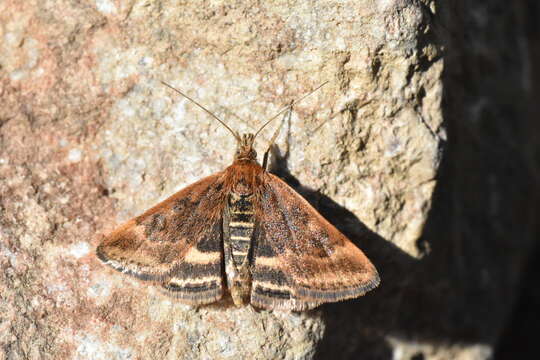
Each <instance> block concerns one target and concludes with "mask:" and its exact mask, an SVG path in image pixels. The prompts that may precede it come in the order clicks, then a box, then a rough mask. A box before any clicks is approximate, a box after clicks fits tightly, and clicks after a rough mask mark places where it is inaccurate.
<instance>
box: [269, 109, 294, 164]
mask: <svg viewBox="0 0 540 360" xmlns="http://www.w3.org/2000/svg"><path fill="white" fill-rule="evenodd" d="M293 103H294V101H291V104H290V105H289V111H287V112H286V113H285V114H284V115H283V118H282V119H281V123H280V124H279V126H278V127H277V129H276V131H275V132H274V135H272V138H271V139H270V143H269V144H268V148H267V149H266V151H265V152H264V156H263V162H262V168H263V169H264V170H266V167H267V165H268V154H269V152H270V149H271V148H272V145H274V141H276V138H277V136H278V134H279V131H280V130H281V127H282V126H283V123H284V122H285V119H286V118H287V117H289V120H290V119H291V115H292V108H293Z"/></svg>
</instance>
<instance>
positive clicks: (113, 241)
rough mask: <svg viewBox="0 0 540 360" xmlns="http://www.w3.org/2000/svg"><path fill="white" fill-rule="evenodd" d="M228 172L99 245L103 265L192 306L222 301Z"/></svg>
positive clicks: (191, 189)
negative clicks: (154, 284)
mask: <svg viewBox="0 0 540 360" xmlns="http://www.w3.org/2000/svg"><path fill="white" fill-rule="evenodd" d="M223 182H224V175H223V173H218V174H214V175H211V176H209V177H206V178H204V179H202V180H200V181H198V182H196V183H194V184H192V185H190V186H188V187H186V188H184V189H183V190H181V191H179V192H178V193H176V194H174V195H173V196H171V197H170V198H168V199H167V200H165V201H163V202H161V203H159V204H158V205H156V206H154V207H153V208H151V209H150V210H148V211H146V212H145V213H144V214H142V215H140V216H138V217H136V218H134V219H132V220H130V221H128V222H127V223H125V224H124V225H122V226H120V227H119V228H118V229H116V230H115V231H114V232H113V233H112V234H110V235H109V236H108V237H107V238H105V239H104V240H103V242H102V243H101V244H100V245H99V246H98V248H97V250H96V252H97V256H98V257H99V259H100V260H101V261H103V262H104V263H106V264H108V265H110V266H112V267H113V268H114V269H116V270H118V271H121V272H123V273H126V274H129V275H133V276H136V277H138V278H140V279H142V280H150V281H155V282H161V283H162V284H163V287H164V288H165V289H166V290H168V292H170V293H171V294H174V295H175V296H176V297H178V298H180V299H184V300H185V301H186V302H190V303H205V302H211V301H214V300H215V299H217V298H219V297H221V294H222V292H223V289H222V288H223V286H222V273H223V269H222V263H223V261H222V249H221V221H222V220H221V216H222V212H223V207H224V195H223V191H222V189H223Z"/></svg>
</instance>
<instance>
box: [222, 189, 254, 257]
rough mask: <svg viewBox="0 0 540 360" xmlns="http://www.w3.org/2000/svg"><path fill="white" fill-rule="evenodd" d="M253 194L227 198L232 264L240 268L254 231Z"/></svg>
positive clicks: (247, 252) (232, 194) (232, 195)
mask: <svg viewBox="0 0 540 360" xmlns="http://www.w3.org/2000/svg"><path fill="white" fill-rule="evenodd" d="M253 198H254V197H253V194H248V195H244V194H242V195H240V194H236V193H234V192H233V193H231V194H230V196H229V204H228V205H229V214H230V219H229V241H230V245H231V252H232V257H233V262H234V264H235V265H236V266H237V267H239V266H241V265H242V264H243V263H244V262H245V261H246V258H247V257H248V254H249V250H250V248H251V239H252V238H253V232H254V230H255V212H254V208H253Z"/></svg>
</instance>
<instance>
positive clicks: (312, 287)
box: [252, 174, 379, 310]
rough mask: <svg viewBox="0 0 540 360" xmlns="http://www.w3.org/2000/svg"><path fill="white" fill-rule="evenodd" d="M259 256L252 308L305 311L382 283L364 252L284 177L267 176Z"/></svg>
mask: <svg viewBox="0 0 540 360" xmlns="http://www.w3.org/2000/svg"><path fill="white" fill-rule="evenodd" d="M258 208H259V214H258V217H259V219H258V223H259V226H260V233H259V236H258V237H257V241H256V245H255V248H254V253H253V265H254V266H253V271H252V272H253V287H252V303H254V304H255V305H256V306H260V307H264V308H272V307H274V308H275V307H278V308H289V309H292V310H305V309H309V308H312V307H315V306H317V305H319V304H321V303H325V302H334V301H339V300H345V299H349V298H354V297H357V296H360V295H363V294H364V293H366V292H367V291H369V290H371V289H373V288H375V287H376V286H377V285H378V284H379V276H378V273H377V270H376V269H375V267H374V266H373V264H372V263H371V262H370V261H369V259H368V258H367V257H366V256H365V255H364V253H363V252H362V251H361V250H360V249H358V248H357V247H356V246H355V245H354V244H353V243H352V242H351V241H350V240H349V239H347V238H346V237H345V236H344V235H343V234H342V233H341V232H340V231H339V230H337V229H336V228H335V227H334V226H333V225H332V224H330V223H329V222H328V221H327V220H326V219H325V218H323V217H322V216H321V215H320V214H319V213H318V212H317V211H316V210H315V209H314V208H313V207H312V206H311V205H310V204H309V203H308V202H307V201H306V200H305V199H304V198H302V197H301V196H300V195H299V194H297V193H296V192H295V191H294V190H293V189H291V188H290V187H289V186H288V185H287V184H285V183H284V182H283V181H282V180H281V179H279V178H278V177H276V176H274V175H272V174H267V175H266V179H265V182H264V189H263V191H262V193H261V196H260V204H259V207H258Z"/></svg>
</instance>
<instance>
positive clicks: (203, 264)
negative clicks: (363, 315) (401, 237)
mask: <svg viewBox="0 0 540 360" xmlns="http://www.w3.org/2000/svg"><path fill="white" fill-rule="evenodd" d="M164 84H165V85H167V86H169V87H170V88H172V87H171V86H170V85H168V84H166V83H164ZM323 85H324V84H323ZM321 86H322V85H321ZM319 88H320V87H319ZM172 89H173V90H175V91H177V92H179V93H180V94H181V95H183V96H185V97H186V98H187V99H188V100H190V101H192V102H193V103H195V104H196V105H197V106H199V107H201V108H202V109H203V110H204V111H206V112H207V113H209V114H210V115H211V116H213V117H214V118H215V119H217V120H218V121H219V122H220V123H222V124H223V125H224V126H225V127H226V128H227V129H229V131H231V132H232V134H233V135H234V137H235V138H236V140H237V149H236V153H235V155H234V161H233V163H232V165H230V166H229V167H228V168H226V169H225V170H223V171H221V172H218V173H216V174H213V175H210V176H208V177H206V178H203V179H201V180H199V181H197V182H196V183H194V184H192V185H190V186H188V187H186V188H184V189H183V190H181V191H179V192H178V193H176V194H174V195H173V196H171V197H170V198H168V199H167V200H165V201H163V202H161V203H159V204H157V205H156V206H154V207H153V208H151V209H149V210H148V211H146V212H145V213H144V214H142V215H140V216H137V217H136V218H134V219H131V220H129V221H128V222H127V223H125V224H123V225H122V226H120V227H119V228H117V229H116V230H115V231H114V232H113V233H112V234H110V235H109V236H108V237H106V238H105V239H104V240H103V242H102V243H101V244H100V245H99V246H98V248H97V250H96V252H97V256H98V258H99V259H100V260H101V261H103V262H104V263H105V264H107V265H110V266H111V267H113V268H114V269H116V270H118V271H121V272H123V273H126V274H129V275H133V276H135V277H137V278H139V279H142V280H147V281H151V282H153V283H157V284H159V285H161V286H162V287H163V288H164V289H165V290H166V291H165V292H166V293H167V294H169V295H172V296H174V297H175V298H177V299H178V300H179V301H181V302H184V303H187V304H191V305H203V304H208V303H212V302H215V301H218V300H220V299H221V298H223V297H224V296H225V295H226V294H227V293H230V296H231V297H232V300H233V302H234V304H235V305H237V306H240V305H243V304H247V303H251V305H253V306H254V307H257V308H263V309H270V310H271V309H280V310H295V311H299V310H307V309H311V308H314V307H316V306H318V305H320V304H323V303H327V302H334V301H340V300H345V299H351V298H355V297H358V296H361V295H364V294H365V293H366V292H368V291H369V290H371V289H373V288H375V287H376V286H377V285H378V284H379V276H378V273H377V270H376V269H375V267H374V266H373V264H372V263H371V262H370V261H369V259H368V258H367V257H366V256H365V255H364V253H363V252H362V251H361V250H360V249H358V248H357V247H356V246H355V245H354V244H353V243H352V242H351V241H350V240H349V239H347V238H346V237H345V236H344V235H343V234H342V233H341V232H340V231H339V230H337V229H336V228H335V227H334V226H333V225H332V224H330V223H329V222H328V221H327V220H326V219H324V218H323V217H322V216H321V215H320V214H319V213H318V212H317V211H316V210H315V209H314V208H313V207H312V206H311V205H310V204H309V203H308V202H307V201H306V200H305V199H304V198H302V197H301V196H300V195H299V194H298V193H296V192H295V191H294V190H293V189H292V188H290V187H289V186H288V185H287V184H286V183H285V182H283V181H282V180H281V179H279V178H278V177H276V176H275V175H273V174H271V173H269V172H267V171H266V162H267V161H266V160H267V156H268V151H267V152H266V153H265V156H264V160H263V166H261V165H259V163H258V162H257V154H256V152H255V150H254V149H253V142H254V139H255V136H256V135H257V134H258V133H259V132H260V131H261V130H262V128H263V127H264V126H266V125H267V124H268V123H269V122H270V121H271V120H273V119H274V118H276V117H277V116H278V115H279V114H280V113H282V112H283V111H285V110H287V109H291V107H292V104H293V103H294V102H293V103H291V104H290V105H289V106H288V107H286V108H285V109H283V110H282V111H280V112H279V113H278V115H276V116H274V117H273V118H272V119H270V120H269V121H268V122H266V123H265V124H264V125H263V126H262V127H261V128H260V129H259V131H257V133H255V134H243V135H242V136H240V135H239V134H237V133H236V132H234V131H232V130H231V129H230V128H229V127H228V126H227V125H226V124H224V123H223V122H222V121H221V120H220V119H219V118H217V117H216V116H215V115H214V114H212V113H211V112H209V111H208V110H206V109H205V108H204V107H203V106H202V105H200V104H199V103H197V102H196V101H195V100H193V99H191V98H189V97H188V96H187V95H185V94H183V93H182V92H180V91H179V90H177V89H174V88H172ZM317 89H318V88H317ZM317 89H315V90H317ZM315 90H314V91H315ZM314 91H313V92H314ZM313 92H311V93H313ZM311 93H310V94H311ZM310 94H308V95H310ZM308 95H306V96H308ZM304 98H305V96H304ZM302 99H303V98H302ZM300 100H301V99H300ZM276 134H277V132H276ZM276 134H274V137H273V139H275V135H276ZM272 142H273V140H272Z"/></svg>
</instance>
